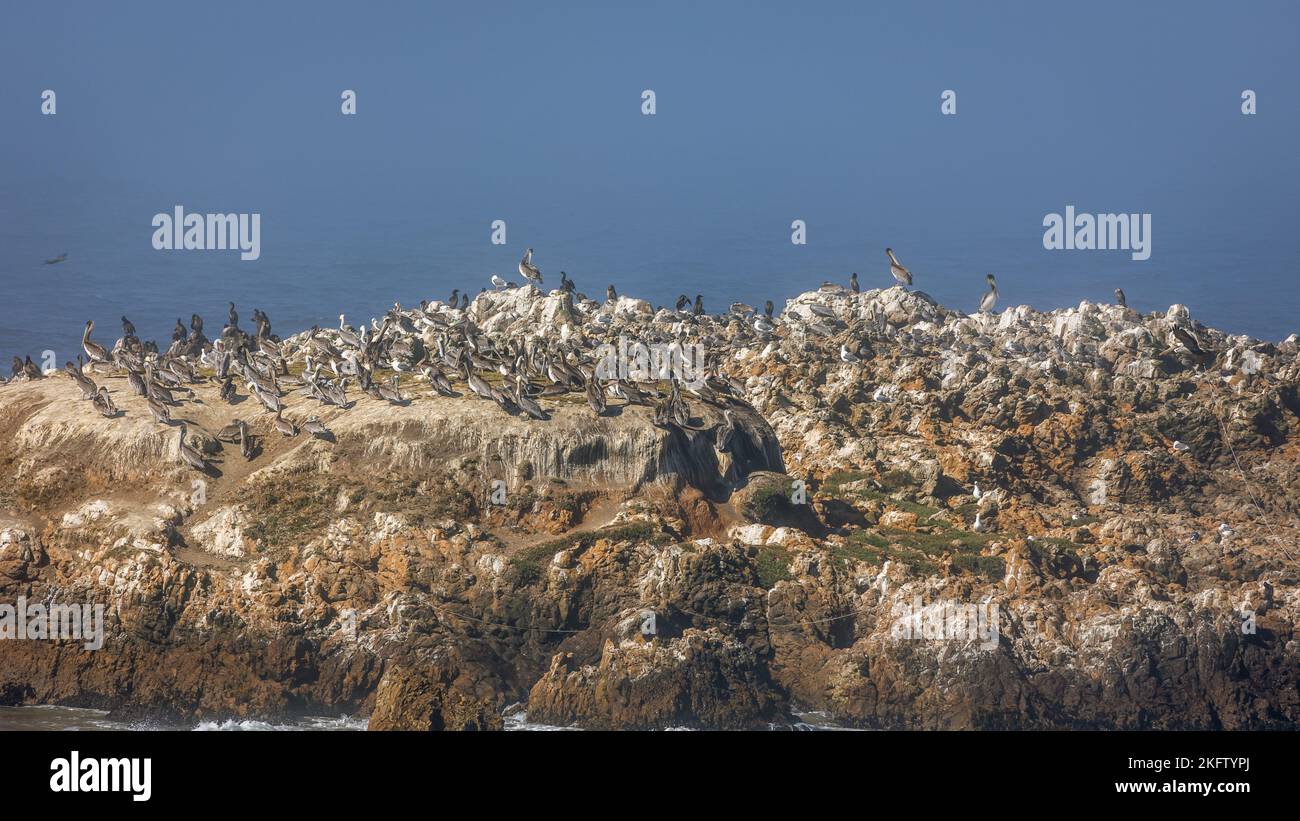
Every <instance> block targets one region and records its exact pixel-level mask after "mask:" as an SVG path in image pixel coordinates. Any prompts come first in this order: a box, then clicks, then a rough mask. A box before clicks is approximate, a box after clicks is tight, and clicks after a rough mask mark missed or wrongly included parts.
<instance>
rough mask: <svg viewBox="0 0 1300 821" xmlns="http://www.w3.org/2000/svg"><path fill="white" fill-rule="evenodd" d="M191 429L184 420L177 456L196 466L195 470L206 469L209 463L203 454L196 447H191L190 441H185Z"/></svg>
mask: <svg viewBox="0 0 1300 821" xmlns="http://www.w3.org/2000/svg"><path fill="white" fill-rule="evenodd" d="M188 433H189V429H188V427H187V426H186V424H185V423H184V422H181V430H180V435H179V436H178V437H177V442H176V456H177V458H179V459H180V460H181V461H182V462H184V463H185V464H187V465H189V466H190V467H192V468H194V469H195V470H203V471H206V470H207V469H208V463H207V462H206V461H205V460H204V458H203V455H202V454H201V453H199V452H198V451H197V450H195V449H194V448H192V447H190V444H189V442H186V441H185V438H186V436H187V434H188Z"/></svg>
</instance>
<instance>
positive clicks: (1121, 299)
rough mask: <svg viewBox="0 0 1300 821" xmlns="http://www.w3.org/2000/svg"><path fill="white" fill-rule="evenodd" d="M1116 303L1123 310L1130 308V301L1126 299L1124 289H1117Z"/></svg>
mask: <svg viewBox="0 0 1300 821" xmlns="http://www.w3.org/2000/svg"><path fill="white" fill-rule="evenodd" d="M1115 302H1116V303H1118V304H1119V307H1121V308H1127V307H1128V300H1126V299H1124V289H1123V288H1116V289H1115Z"/></svg>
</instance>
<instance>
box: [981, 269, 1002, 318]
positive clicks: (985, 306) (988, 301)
mask: <svg viewBox="0 0 1300 821" xmlns="http://www.w3.org/2000/svg"><path fill="white" fill-rule="evenodd" d="M986 279H987V280H988V283H989V292H988V293H987V294H985V295H984V298H983V299H981V300H980V313H982V314H986V313H988V312H989V311H991V310H993V306H994V305H997V304H998V284H997V282H995V281H994V280H993V275H992V274H989V275H988V276H987V277H986Z"/></svg>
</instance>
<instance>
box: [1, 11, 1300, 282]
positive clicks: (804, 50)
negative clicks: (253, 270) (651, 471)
mask: <svg viewBox="0 0 1300 821" xmlns="http://www.w3.org/2000/svg"><path fill="white" fill-rule="evenodd" d="M611 5H612V4H610V3H603V2H602V3H594V2H593V3H585V4H574V3H560V4H551V3H536V2H533V3H512V2H498V3H491V4H484V3H473V4H469V3H464V4H461V3H456V4H451V3H390V2H383V3H378V2H370V3H364V4H362V3H347V4H344V3H334V2H313V3H310V4H306V3H304V4H295V5H294V7H292V8H291V7H289V4H287V3H272V2H250V3H241V2H220V3H207V4H195V3H176V2H159V3H146V2H129V3H104V2H84V3H83V2H57V3H53V2H39V3H27V2H14V0H6V3H5V6H4V11H3V14H2V16H3V22H2V24H0V111H3V112H4V114H3V117H2V118H0V123H2V124H3V127H0V193H3V192H8V193H7V194H5V195H4V196H6V197H7V198H8V199H9V202H7V203H5V202H3V200H0V219H3V220H7V221H9V223H10V226H9V229H8V230H9V231H10V232H11V235H12V234H13V233H15V232H19V231H22V232H24V233H23V235H24V236H26V235H29V234H31V233H32V231H34V230H35V228H33V227H31V226H29V225H27V221H30V222H32V223H33V224H34V223H35V222H36V221H38V220H46V219H61V220H64V221H68V222H84V223H86V224H97V223H98V222H102V220H103V219H108V218H111V217H116V218H119V219H123V220H126V219H127V218H128V217H129V224H131V225H139V226H141V227H140V229H139V230H140V233H139V237H138V240H137V239H134V238H133V239H132V242H133V243H135V242H138V244H140V246H141V247H142V248H145V249H147V242H148V238H149V228H148V223H149V218H150V216H151V215H152V214H153V213H154V212H155V211H161V210H166V209H169V208H170V207H171V206H172V205H173V204H175V203H184V204H187V205H189V206H190V207H192V208H194V209H197V210H228V211H261V212H263V213H265V214H267V218H266V222H268V223H271V224H264V227H263V232H264V239H263V243H264V245H266V246H274V245H275V243H276V242H277V241H278V242H281V244H282V245H283V244H285V243H286V242H287V239H286V238H287V236H288V235H291V234H296V241H297V242H298V243H300V244H301V243H305V242H306V239H305V238H306V237H307V236H309V231H308V227H309V226H315V228H316V229H318V232H317V233H315V234H310V236H313V237H315V236H321V237H326V238H329V239H328V240H327V241H328V242H337V244H338V246H339V248H340V249H341V250H340V253H346V251H345V250H342V249H346V248H349V247H355V246H356V245H357V244H358V243H361V242H363V241H369V242H374V241H375V240H374V237H375V236H376V235H377V234H384V233H385V232H387V234H386V235H388V236H391V238H392V240H393V241H394V242H399V241H400V242H403V243H407V244H410V243H411V242H413V241H414V240H413V239H410V240H409V241H408V238H413V237H415V236H417V235H419V236H422V237H426V238H428V240H429V241H430V242H433V243H436V242H439V241H445V242H447V243H450V242H451V241H452V240H451V238H452V237H453V236H459V235H461V234H464V233H466V232H472V233H473V235H474V237H475V242H478V241H480V240H481V242H482V243H483V245H484V250H483V254H484V255H485V259H492V260H496V259H497V257H489V256H487V255H490V254H493V253H498V251H497V249H492V248H490V247H489V246H488V245H487V242H488V228H487V226H488V224H489V223H490V221H491V220H492V219H496V218H503V219H506V220H507V222H508V224H509V228H510V233H511V245H510V246H509V248H508V249H504V250H500V251H499V254H500V259H501V260H504V259H505V258H506V257H507V256H508V257H510V259H517V255H518V252H519V246H520V244H521V243H524V242H525V240H523V239H522V238H523V237H528V238H529V239H528V240H527V241H526V243H527V244H529V245H538V246H543V247H544V248H545V249H546V250H548V251H549V252H550V253H551V256H550V258H549V260H548V258H547V257H546V256H545V255H542V250H543V248H539V255H541V256H542V259H541V260H540V261H541V262H542V264H543V270H544V271H545V270H548V268H550V269H552V273H556V274H557V273H558V271H557V270H555V269H557V268H558V267H564V265H565V264H566V262H559V263H555V262H554V260H555V258H556V256H557V254H556V249H557V248H559V247H563V248H564V249H565V250H566V251H574V254H573V256H571V257H569V259H571V260H573V261H572V262H570V263H568V264H571V265H572V266H573V267H570V269H569V270H570V272H572V271H573V270H575V269H580V265H581V261H580V260H577V259H573V257H576V256H578V254H577V251H578V250H579V249H581V248H582V246H583V243H590V244H592V245H593V246H594V245H595V244H596V243H602V242H603V243H615V244H617V248H618V249H619V250H618V253H620V254H626V255H627V256H628V257H629V258H630V259H632V260H653V261H654V262H655V263H656V264H659V265H662V266H666V267H671V266H685V265H686V263H687V261H689V259H691V258H693V256H698V255H699V253H701V252H700V251H699V250H698V249H699V248H700V247H701V246H700V243H707V244H711V247H713V248H714V249H715V250H716V251H717V253H718V254H719V255H720V256H721V258H723V259H727V258H729V257H728V255H733V256H734V258H736V259H738V260H746V257H745V253H746V249H747V248H748V247H750V246H752V245H754V244H755V243H756V242H760V243H761V242H765V241H767V240H768V239H769V238H770V241H771V242H772V243H774V247H773V249H772V250H771V251H764V252H763V254H764V257H763V258H764V259H767V258H771V259H776V260H777V261H779V262H781V263H782V264H786V263H785V262H784V261H785V260H786V257H785V256H780V255H788V254H793V253H795V252H794V251H793V250H792V249H790V247H789V232H790V228H789V225H790V221H791V220H792V219H795V218H801V219H804V220H806V221H807V222H808V225H809V242H810V246H812V245H816V244H821V245H822V249H823V250H822V253H825V249H827V248H833V249H835V253H836V254H840V253H841V252H842V255H843V257H844V262H843V265H842V267H843V268H844V269H848V268H850V267H852V268H854V269H859V268H862V267H863V266H864V265H865V263H859V262H858V260H860V259H870V260H871V264H872V265H873V266H874V268H872V269H871V270H872V271H874V270H875V269H877V268H879V269H881V270H883V267H882V260H883V256H882V255H881V253H880V250H881V248H883V246H884V245H885V244H890V243H892V244H894V245H895V247H903V248H908V249H909V251H910V253H908V254H906V255H905V256H904V259H905V261H906V262H908V263H909V264H910V266H911V267H912V268H913V270H915V271H920V270H925V268H926V265H927V264H929V265H930V266H931V267H936V268H937V267H938V266H939V265H940V263H943V262H945V261H947V260H951V259H952V258H954V257H957V256H959V254H958V251H957V250H956V249H959V248H960V247H964V246H960V245H953V240H954V238H955V239H956V240H958V241H960V242H961V243H979V242H981V241H986V243H987V244H986V246H985V248H986V250H983V251H981V254H980V259H978V260H977V261H975V262H974V267H973V270H972V271H970V272H969V274H968V273H966V272H963V273H962V277H963V279H962V283H963V284H962V286H961V287H962V288H965V289H966V290H969V291H971V292H972V293H974V294H976V295H977V294H978V292H979V289H980V286H981V280H982V275H983V273H984V271H985V270H995V269H996V270H999V271H1007V276H1008V277H1014V276H1016V274H1015V272H1014V271H1010V270H1007V267H1004V266H1000V265H999V264H998V263H999V255H1000V251H999V249H1000V248H1001V247H1002V246H999V245H998V244H997V243H1001V242H1002V241H1003V240H1006V241H1007V242H1010V243H1020V244H1022V245H1024V246H1025V247H1027V248H1032V246H1033V245H1034V244H1035V243H1037V242H1039V241H1040V240H1039V238H1040V237H1041V234H1042V228H1041V227H1040V225H1041V220H1042V218H1043V215H1044V214H1046V213H1049V212H1053V211H1060V210H1062V209H1063V208H1064V206H1065V205H1067V204H1074V205H1076V206H1077V207H1078V208H1079V209H1080V210H1087V211H1126V212H1149V213H1151V214H1153V219H1154V224H1155V229H1154V230H1155V238H1154V244H1155V254H1154V255H1153V259H1152V262H1151V263H1149V264H1148V266H1149V267H1148V268H1146V269H1142V268H1140V267H1135V268H1133V269H1132V271H1133V273H1132V276H1134V277H1139V278H1140V277H1141V276H1142V272H1143V271H1144V270H1145V271H1150V270H1155V268H1156V267H1158V266H1159V264H1160V260H1161V258H1162V254H1168V253H1169V252H1171V251H1174V250H1176V249H1177V248H1178V247H1179V243H1185V242H1186V243H1191V242H1202V243H1212V244H1214V245H1215V246H1216V247H1218V248H1219V249H1220V250H1222V251H1225V252H1232V253H1236V250H1237V249H1238V248H1240V250H1241V253H1242V254H1243V255H1244V257H1246V258H1248V257H1249V254H1250V253H1251V246H1252V244H1253V243H1254V242H1255V241H1257V240H1259V239H1261V238H1263V237H1273V238H1279V237H1285V238H1287V239H1286V241H1287V242H1290V243H1291V245H1290V246H1289V247H1290V248H1295V247H1296V246H1295V239H1294V236H1295V235H1296V233H1297V232H1296V227H1295V207H1296V205H1297V190H1300V186H1298V182H1300V173H1298V172H1300V151H1297V149H1296V135H1297V134H1300V89H1298V88H1297V85H1298V84H1297V78H1300V48H1297V45H1296V43H1297V34H1298V33H1300V25H1298V24H1300V11H1297V6H1296V4H1287V3H1244V4H1238V3H1231V4H1229V3H1214V4H1198V3H1167V4H1165V3H1148V2H1142V3H1134V2H1131V1H1130V2H1121V3H1087V4H1069V5H1065V4H1049V3H1041V2H1036V3H1029V2H1026V3H943V4H938V3H922V2H888V3H861V2H855V3H781V4H777V3H743V4H741V3H715V2H693V3H680V4H677V3H674V4H649V3H641V2H638V3H635V4H626V5H625V6H622V7H620V8H611V7H610V6H611ZM46 88H50V89H54V90H56V92H57V94H58V114H57V115H56V116H55V117H42V116H40V115H39V106H40V92H41V90H42V89H46ZM1246 88H1249V89H1253V90H1255V91H1256V92H1257V93H1258V105H1259V113H1258V114H1257V115H1256V116H1254V117H1245V116H1243V115H1242V114H1241V112H1240V95H1241V92H1242V90H1243V89H1246ZM343 89H354V90H356V92H357V94H358V115H357V116H356V117H343V116H342V115H341V114H340V112H339V104H340V100H339V95H340V92H341V91H342V90H343ZM643 89H653V90H654V91H655V92H656V95H657V107H658V111H657V113H656V114H655V116H653V117H646V116H643V115H642V114H641V110H640V107H641V92H642V90H643ZM945 89H953V90H955V91H956V92H957V107H958V113H957V115H956V116H954V117H945V116H943V115H941V114H940V112H939V106H940V94H941V92H942V91H943V90H945ZM47 186H48V187H49V188H50V189H52V190H57V191H58V192H59V193H58V194H57V195H51V196H52V199H50V200H49V201H48V202H47V201H44V200H43V199H42V197H41V196H40V195H37V194H31V193H29V192H31V191H32V190H33V189H34V187H35V188H37V189H39V188H40V187H47ZM83 186H84V190H85V192H86V193H85V194H84V196H83V195H81V194H79V193H78V192H80V191H82V190H83V188H82V187H83ZM25 192H26V193H25ZM19 200H21V201H19ZM126 209H134V210H129V213H123V214H117V213H115V212H118V211H125V210H126ZM137 212H138V213H137ZM276 215H278V216H279V221H278V223H275V222H273V221H272V217H274V216H276ZM277 226H278V227H277ZM402 226H405V228H406V229H407V230H405V232H404V230H402ZM275 231H280V232H281V233H280V234H279V235H278V239H277V235H276V234H275V233H274V232H275ZM132 236H133V237H134V236H135V235H134V234H133V235H132ZM756 238H758V239H756ZM1275 241H1278V240H1276V239H1275ZM945 242H947V243H948V244H947V245H945ZM548 243H550V244H549V245H548ZM310 244H311V245H313V246H315V245H318V244H320V243H317V242H316V241H315V240H314V239H313V240H312V241H311V243H310ZM776 244H780V245H781V247H780V248H777V247H775V245H776ZM51 245H52V247H51V248H50V250H49V253H51V254H53V253H55V252H57V251H58V250H61V249H64V248H65V246H62V245H60V244H59V241H58V240H57V239H53V240H51ZM674 249H680V250H674ZM25 253H26V251H25ZM678 253H680V256H674V254H678ZM868 253H869V256H868ZM1008 253H1012V252H1011V251H1009V252H1008ZM927 254H933V256H932V257H927ZM29 255H30V254H29ZM988 257H992V258H991V259H990V258H988ZM271 258H272V259H274V253H273V251H272V254H271ZM789 259H791V260H795V259H798V257H793V256H792V257H789ZM835 259H836V260H838V259H839V257H838V256H837V257H835ZM1165 259H1168V257H1167V256H1166V257H1165ZM1099 261H1100V260H1099ZM1113 263H1114V260H1113V259H1112V260H1110V262H1109V263H1108V264H1113ZM232 264H234V263H232ZM474 264H477V262H474ZM491 264H493V265H495V264H496V262H492V263H491ZM647 264H648V263H647ZM790 264H794V263H793V262H792V263H790ZM14 265H15V261H14V260H13V259H12V258H6V257H5V255H4V252H3V250H0V274H3V275H5V276H13V275H15V274H14ZM749 265H750V263H749V262H745V263H744V264H741V265H739V266H738V267H740V268H741V269H742V270H740V271H737V272H732V275H733V276H737V277H744V276H745V271H744V270H743V269H744V268H746V267H748V266H749ZM837 265H838V263H837ZM1135 265H1136V264H1135ZM502 267H503V268H505V270H503V271H502V272H503V273H505V274H507V275H511V274H513V273H514V272H513V271H512V270H510V269H509V266H508V265H504V264H503V266H502ZM610 267H613V266H610ZM1008 267H1009V266H1008ZM6 268H7V271H6ZM241 270H247V269H241ZM626 270H628V271H634V270H638V267H637V265H636V264H634V263H633V262H629V263H628V264H627V266H626ZM665 273H666V274H667V273H671V272H665ZM841 275H842V271H837V273H836V276H841ZM1166 275H1167V276H1172V274H1168V273H1167V274H1166ZM1203 275H1205V274H1202V276H1203ZM822 276H830V274H829V273H827V274H822V273H821V272H820V271H816V272H810V273H809V277H810V278H813V279H816V280H817V281H820V278H821V277H822ZM1025 276H1026V280H1028V279H1029V277H1028V274H1026V275H1025ZM871 277H873V278H874V277H875V273H872V274H871ZM967 277H969V281H970V284H969V285H968V284H966V283H967V279H966V278H967ZM482 278H483V279H484V280H485V279H486V273H485V272H484V273H483V274H482ZM934 283H935V281H934V280H931V284H934ZM603 284H604V283H603V282H601V283H600V284H599V287H597V285H596V284H594V283H590V284H589V290H590V291H591V292H593V293H594V292H599V291H603ZM882 284H888V283H882ZM921 284H922V283H920V282H918V286H919V285H921ZM674 285H676V283H674ZM665 287H666V288H667V286H665ZM1135 287H1137V288H1139V289H1140V287H1141V286H1140V285H1135ZM439 288H440V291H441V287H440V286H439ZM1029 288H1030V283H1029V282H1028V281H1026V284H1025V289H1026V292H1027V293H1029V290H1028V289H1029ZM474 290H477V286H476V287H475V288H474ZM673 290H675V288H674V289H673ZM941 290H942V288H939V289H938V290H936V295H941V294H940V293H939V291H941ZM1004 291H1005V288H1004ZM962 293H964V291H963V292H962ZM429 295H432V294H429ZM788 295H790V294H783V295H782V296H788ZM1103 295H1104V294H1103ZM1076 301H1077V300H1076ZM1168 301H1173V300H1166V302H1165V304H1168ZM1297 304H1300V300H1298V302H1297ZM1043 307H1049V306H1043Z"/></svg>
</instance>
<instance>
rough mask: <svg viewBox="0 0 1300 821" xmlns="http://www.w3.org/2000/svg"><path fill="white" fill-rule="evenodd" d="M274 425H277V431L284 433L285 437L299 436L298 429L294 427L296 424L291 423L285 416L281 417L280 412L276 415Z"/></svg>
mask: <svg viewBox="0 0 1300 821" xmlns="http://www.w3.org/2000/svg"><path fill="white" fill-rule="evenodd" d="M274 424H275V429H276V430H277V431H279V432H280V433H283V434H284V435H285V436H297V435H298V428H296V427H294V424H293V423H292V422H290V421H289V420H288V419H285V418H284V417H283V416H281V415H280V411H276V413H275V422H274Z"/></svg>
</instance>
